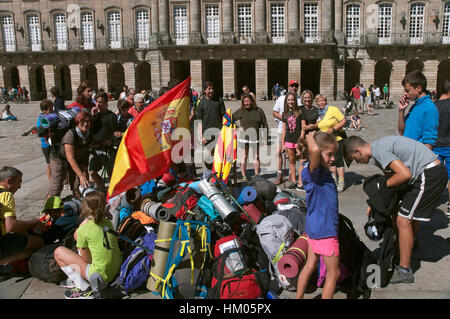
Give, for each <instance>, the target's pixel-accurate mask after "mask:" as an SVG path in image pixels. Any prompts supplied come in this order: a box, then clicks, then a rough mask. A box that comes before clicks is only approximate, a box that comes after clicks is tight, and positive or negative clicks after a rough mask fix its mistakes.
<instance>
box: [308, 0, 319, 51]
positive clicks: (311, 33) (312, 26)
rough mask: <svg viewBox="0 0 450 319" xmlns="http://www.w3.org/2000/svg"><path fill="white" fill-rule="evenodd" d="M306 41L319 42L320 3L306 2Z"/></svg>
mask: <svg viewBox="0 0 450 319" xmlns="http://www.w3.org/2000/svg"><path fill="white" fill-rule="evenodd" d="M305 42H306V43H315V42H316V43H317V42H319V5H318V4H317V3H305Z"/></svg>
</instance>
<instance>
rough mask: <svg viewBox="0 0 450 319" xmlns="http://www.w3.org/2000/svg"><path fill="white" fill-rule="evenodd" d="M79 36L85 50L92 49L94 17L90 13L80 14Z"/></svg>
mask: <svg viewBox="0 0 450 319" xmlns="http://www.w3.org/2000/svg"><path fill="white" fill-rule="evenodd" d="M81 36H82V39H83V47H84V49H85V50H91V49H93V48H94V15H93V14H92V12H83V13H81Z"/></svg>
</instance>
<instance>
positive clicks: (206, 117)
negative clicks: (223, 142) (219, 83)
mask: <svg viewBox="0 0 450 319" xmlns="http://www.w3.org/2000/svg"><path fill="white" fill-rule="evenodd" d="M202 90H203V94H204V97H203V99H201V100H200V102H199V103H198V106H197V116H196V117H197V119H198V120H200V123H199V126H198V134H199V136H200V140H201V141H202V144H203V145H205V146H206V145H209V144H210V143H211V142H213V141H216V140H217V137H218V134H219V132H220V130H221V128H222V118H223V116H224V114H225V104H224V103H223V100H222V99H221V98H220V99H219V100H218V101H216V100H214V85H213V84H212V82H210V81H206V82H205V83H204V84H203V87H202ZM214 131H215V132H214ZM205 133H206V134H205ZM214 137H215V138H214ZM211 146H212V145H211ZM214 147H215V145H214ZM214 147H213V148H212V150H211V155H213V154H214ZM206 167H207V168H208V169H210V167H212V163H211V164H208V163H207V165H206Z"/></svg>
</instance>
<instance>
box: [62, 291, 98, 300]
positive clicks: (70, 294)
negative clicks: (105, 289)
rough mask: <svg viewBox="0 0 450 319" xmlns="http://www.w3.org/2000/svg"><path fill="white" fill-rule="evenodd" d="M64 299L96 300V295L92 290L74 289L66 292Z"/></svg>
mask: <svg viewBox="0 0 450 319" xmlns="http://www.w3.org/2000/svg"><path fill="white" fill-rule="evenodd" d="M64 298H66V299H94V294H93V293H92V290H91V288H88V289H86V290H81V289H79V288H73V289H69V290H66V292H65V293H64Z"/></svg>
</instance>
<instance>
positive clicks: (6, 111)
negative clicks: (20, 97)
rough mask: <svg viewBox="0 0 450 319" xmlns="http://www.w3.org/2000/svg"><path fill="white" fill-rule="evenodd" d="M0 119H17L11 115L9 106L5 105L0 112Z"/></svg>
mask: <svg viewBox="0 0 450 319" xmlns="http://www.w3.org/2000/svg"><path fill="white" fill-rule="evenodd" d="M2 119H3V121H17V117H16V116H14V115H13V114H12V113H11V106H10V105H9V104H6V105H5V108H4V109H3V111H2Z"/></svg>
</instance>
